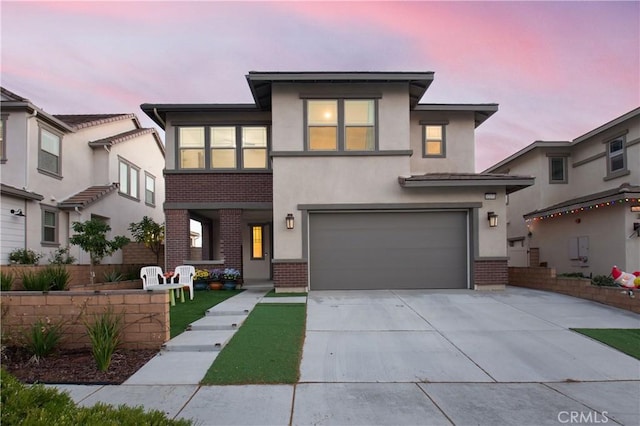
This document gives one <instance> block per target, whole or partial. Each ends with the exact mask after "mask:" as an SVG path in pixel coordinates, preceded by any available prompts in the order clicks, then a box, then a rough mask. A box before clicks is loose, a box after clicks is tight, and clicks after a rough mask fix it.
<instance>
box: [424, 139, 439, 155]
mask: <svg viewBox="0 0 640 426" xmlns="http://www.w3.org/2000/svg"><path fill="white" fill-rule="evenodd" d="M426 151H427V155H442V142H440V141H429V142H427V149H426Z"/></svg>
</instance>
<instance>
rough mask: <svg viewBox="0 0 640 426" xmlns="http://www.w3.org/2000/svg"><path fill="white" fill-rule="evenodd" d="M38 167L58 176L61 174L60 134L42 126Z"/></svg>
mask: <svg viewBox="0 0 640 426" xmlns="http://www.w3.org/2000/svg"><path fill="white" fill-rule="evenodd" d="M38 169H39V170H40V171H43V172H46V173H51V174H54V175H56V176H60V174H61V171H60V169H61V161H60V136H59V135H57V134H54V133H52V132H50V131H49V130H47V129H45V128H43V127H40V151H39V153H38Z"/></svg>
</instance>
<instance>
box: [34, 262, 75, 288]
mask: <svg viewBox="0 0 640 426" xmlns="http://www.w3.org/2000/svg"><path fill="white" fill-rule="evenodd" d="M41 273H42V274H43V275H44V276H45V277H46V280H47V281H48V282H49V290H53V291H63V290H66V289H67V287H68V285H69V281H70V280H71V275H70V274H69V272H68V271H67V269H66V268H65V267H64V266H62V265H49V266H47V267H46V268H44V270H43V271H42V272H41Z"/></svg>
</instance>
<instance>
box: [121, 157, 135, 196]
mask: <svg viewBox="0 0 640 426" xmlns="http://www.w3.org/2000/svg"><path fill="white" fill-rule="evenodd" d="M118 170H119V173H118V174H119V178H120V188H119V191H120V194H123V195H126V196H129V197H131V198H135V199H139V198H140V196H139V194H138V182H139V178H140V168H139V167H136V166H134V165H133V164H131V163H130V162H128V161H126V160H124V159H122V158H120V159H119V164H118Z"/></svg>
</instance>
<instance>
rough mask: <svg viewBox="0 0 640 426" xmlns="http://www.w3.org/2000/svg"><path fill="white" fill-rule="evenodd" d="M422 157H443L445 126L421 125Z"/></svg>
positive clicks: (440, 124) (435, 124)
mask: <svg viewBox="0 0 640 426" xmlns="http://www.w3.org/2000/svg"><path fill="white" fill-rule="evenodd" d="M422 124H423V127H422V141H423V142H422V156H423V157H445V156H446V155H445V153H446V150H445V147H446V143H445V142H446V131H445V129H446V124H445V123H422Z"/></svg>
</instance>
